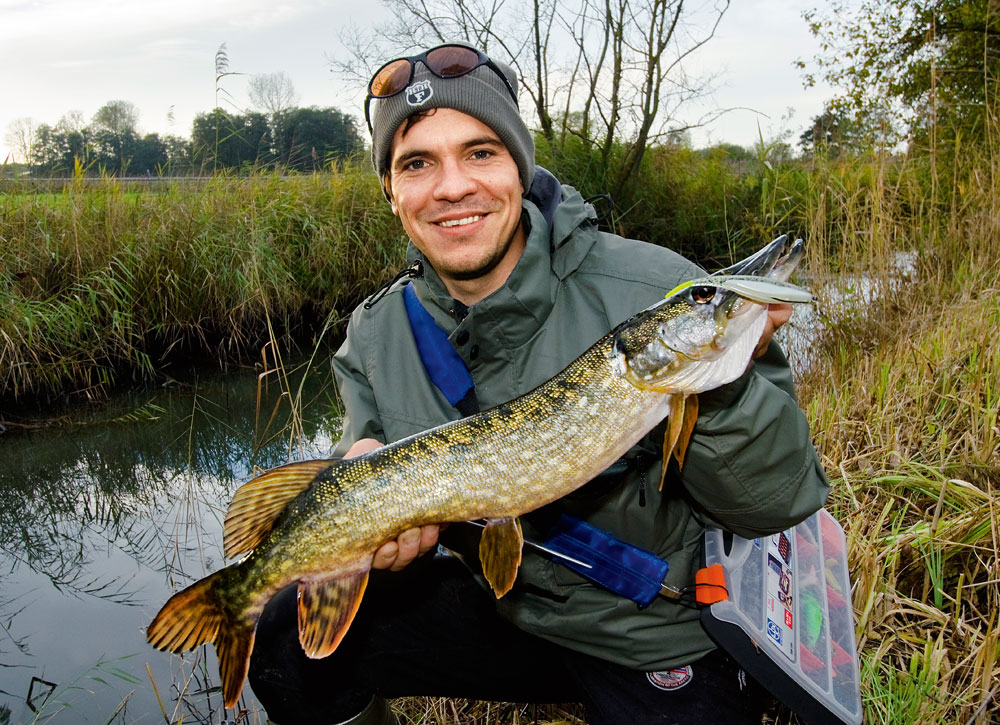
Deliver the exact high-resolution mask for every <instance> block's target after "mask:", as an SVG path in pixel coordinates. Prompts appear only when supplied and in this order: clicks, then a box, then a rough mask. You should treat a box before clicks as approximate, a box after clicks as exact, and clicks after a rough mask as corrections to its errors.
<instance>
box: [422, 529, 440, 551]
mask: <svg viewBox="0 0 1000 725" xmlns="http://www.w3.org/2000/svg"><path fill="white" fill-rule="evenodd" d="M438 530H439V527H438V526H437V525H436V524H431V525H430V526H421V527H420V552H419V554H418V556H423V555H424V554H426V553H427V552H428V551H430V550H431V549H433V548H434V547H435V546H437V543H438Z"/></svg>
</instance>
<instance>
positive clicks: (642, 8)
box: [333, 0, 729, 194]
mask: <svg viewBox="0 0 1000 725" xmlns="http://www.w3.org/2000/svg"><path fill="white" fill-rule="evenodd" d="M385 5H386V6H387V7H388V9H389V11H390V15H391V16H392V17H393V21H391V22H390V23H389V24H387V25H383V26H380V27H377V28H375V29H374V31H373V32H371V33H370V34H364V33H359V32H357V31H356V30H355V29H349V31H348V33H345V34H344V35H342V37H341V41H342V42H343V44H344V45H345V47H346V48H347V49H348V56H346V57H345V59H343V60H337V59H334V60H333V66H334V69H335V70H337V71H339V72H340V73H341V74H342V75H343V76H345V77H346V78H348V79H353V80H355V81H361V82H366V81H367V80H368V78H369V77H370V74H371V73H372V71H374V70H375V67H376V65H377V64H379V63H380V62H382V61H384V60H385V59H386V58H391V57H393V56H395V55H404V54H407V53H409V52H412V51H413V50H415V49H417V48H426V47H429V46H430V45H433V44H436V43H441V42H447V41H450V40H455V39H461V40H466V41H468V42H470V43H472V44H474V45H476V46H478V47H480V48H482V49H483V50H485V51H486V52H487V53H489V54H491V56H493V57H495V58H497V59H498V60H501V61H504V62H506V63H508V64H510V65H512V66H513V67H514V68H515V69H516V70H517V72H518V76H519V78H520V79H521V84H522V91H523V93H522V94H521V95H522V106H521V108H522V111H527V110H528V109H529V103H530V110H531V111H532V112H533V113H534V116H535V119H536V121H537V123H538V127H539V128H540V130H541V133H542V135H543V137H544V138H545V139H546V141H547V142H548V143H549V144H550V145H551V146H552V147H553V149H554V150H555V151H558V149H559V148H560V147H561V146H562V145H564V143H565V141H566V139H567V138H568V137H569V136H575V137H578V138H581V139H583V141H584V145H585V148H586V149H587V151H588V153H589V152H590V150H591V149H596V151H597V155H598V159H599V161H598V162H599V163H600V164H601V167H602V168H603V169H604V170H605V171H604V174H605V180H604V185H605V186H606V188H607V190H609V191H611V192H612V193H614V194H618V193H620V192H621V191H622V190H623V189H624V188H625V186H626V185H628V184H629V182H630V180H631V179H633V178H635V175H636V172H637V171H638V169H639V167H640V165H641V163H642V160H643V156H644V154H645V151H646V148H647V147H648V146H649V145H650V144H652V143H657V142H659V141H661V140H663V139H664V138H666V136H667V134H669V133H677V132H683V131H684V130H685V129H686V127H685V126H683V125H682V126H680V127H678V124H677V123H676V121H674V117H675V116H676V115H677V112H678V109H679V108H680V107H681V106H683V104H685V103H686V102H688V101H689V100H691V99H692V98H694V97H697V96H699V95H702V94H703V93H704V92H705V91H706V89H707V81H706V80H700V79H695V78H692V77H690V76H688V75H687V74H686V73H685V71H684V63H685V61H687V60H688V59H689V58H690V57H691V55H692V54H693V53H695V52H696V51H697V50H699V49H700V48H702V47H704V45H705V43H707V42H708V40H710V39H711V38H712V37H713V35H714V33H715V30H716V28H717V27H718V23H719V21H720V20H721V18H722V16H723V15H724V14H725V12H726V10H727V9H728V7H729V2H728V0H717V1H716V3H715V4H711V3H709V4H708V5H706V6H701V7H700V8H698V9H694V10H693V9H692V8H691V7H690V6H689V5H687V4H685V2H684V0H582V1H581V0H521V1H520V2H515V1H513V0H510V1H508V2H506V3H504V2H496V1H495V0H385ZM556 48H562V49H565V50H564V51H563V52H561V53H560V52H557V51H555V50H554V49H556ZM525 101H527V102H525Z"/></svg>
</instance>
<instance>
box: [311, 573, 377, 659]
mask: <svg viewBox="0 0 1000 725" xmlns="http://www.w3.org/2000/svg"><path fill="white" fill-rule="evenodd" d="M368 571H369V570H368V569H365V570H364V571H362V572H358V573H357V574H351V575H348V576H345V577H339V578H336V579H315V580H312V581H302V582H299V643H300V644H301V645H302V649H303V651H304V652H305V653H306V656H307V657H310V658H312V659H320V658H322V657H326V656H327V655H330V654H332V653H333V651H334V650H335V649H337V645H339V644H340V640H342V639H343V638H344V635H345V634H347V630H348V628H349V627H350V626H351V622H353V621H354V615H355V614H357V613H358V607H359V606H360V605H361V598H362V596H364V593H365V587H366V586H367V585H368Z"/></svg>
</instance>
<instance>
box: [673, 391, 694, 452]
mask: <svg viewBox="0 0 1000 725" xmlns="http://www.w3.org/2000/svg"><path fill="white" fill-rule="evenodd" d="M697 422H698V396H697V395H695V394H692V395H688V396H687V397H686V398H685V399H684V425H683V426H681V432H680V435H679V436H678V437H677V442H676V444H675V445H674V458H676V459H677V465H678V466H680V467H681V468H683V467H684V456H685V455H686V454H687V449H688V443H690V442H691V434H692V433H694V425H695V423H697Z"/></svg>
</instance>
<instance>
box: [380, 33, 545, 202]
mask: <svg viewBox="0 0 1000 725" xmlns="http://www.w3.org/2000/svg"><path fill="white" fill-rule="evenodd" d="M451 45H466V44H465V43H452V44H451ZM469 47H472V46H469ZM493 62H494V64H496V66H497V67H498V68H500V70H502V71H503V73H504V75H505V76H506V77H507V80H508V81H509V82H510V87H511V88H513V89H514V91H515V93H516V92H517V75H516V74H515V73H514V70H513V69H512V68H511V67H510V66H508V65H506V64H504V63H500V62H499V61H493ZM371 104H372V109H373V110H372V164H373V165H374V166H375V171H376V172H377V173H378V175H379V178H382V177H383V176H384V175H385V174H386V173H387V172H388V170H389V161H390V159H389V149H390V148H391V146H392V137H393V135H395V133H396V129H397V128H399V125H400V124H401V123H402V122H403V121H404V120H406V118H407V117H409V116H412V115H413V114H414V113H418V112H420V111H426V110H428V109H431V108H453V109H455V110H456V111H461V112H462V113H467V114H469V115H470V116H472V117H474V118H477V119H479V120H480V121H482V122H483V123H485V124H486V125H487V126H489V127H490V128H491V129H493V132H494V133H495V134H496V135H497V136H499V137H500V140H501V141H503V144H504V146H506V147H507V150H508V151H509V152H510V154H511V156H513V157H514V163H516V164H517V169H518V172H519V174H520V177H521V183H522V184H523V185H524V193H525V194H527V193H528V190H529V189H530V188H531V180H532V178H534V175H535V142H534V139H532V137H531V132H530V131H529V130H528V126H527V125H526V124H525V123H524V121H523V120H522V119H521V115H520V113H518V110H517V104H516V103H515V102H514V99H513V98H512V97H511V95H510V91H508V90H507V86H505V85H504V82H503V80H501V79H500V77H499V76H498V75H497V74H496V73H495V72H494V71H493V69H492V68H489V67H487V66H485V65H481V66H479V67H478V68H476V69H475V70H473V71H472V72H471V73H466V74H465V75H463V76H458V77H455V78H438V77H437V76H436V75H434V74H433V73H431V72H430V71H429V70H428V69H427V67H426V66H425V65H424V64H423V63H421V62H417V63H415V64H414V68H413V79H412V80H411V81H410V85H409V86H407V87H406V89H405V90H403V91H402V92H401V93H397V94H396V95H394V96H390V97H389V98H374V99H372V101H371Z"/></svg>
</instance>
